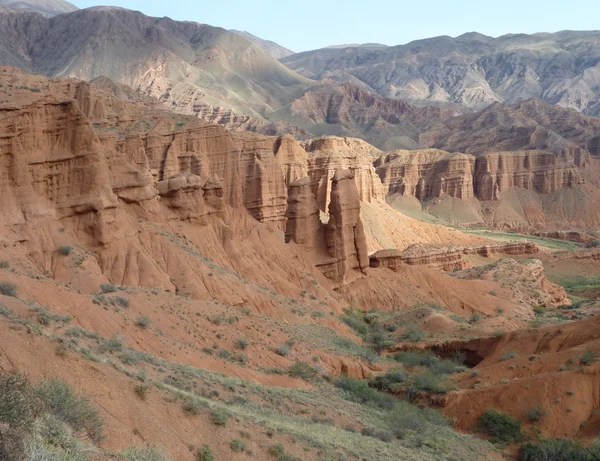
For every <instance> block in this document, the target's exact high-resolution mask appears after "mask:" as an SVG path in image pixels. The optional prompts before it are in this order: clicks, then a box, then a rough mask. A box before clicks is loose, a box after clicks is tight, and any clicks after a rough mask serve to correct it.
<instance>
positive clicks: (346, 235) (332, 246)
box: [318, 170, 369, 283]
mask: <svg viewBox="0 0 600 461" xmlns="http://www.w3.org/2000/svg"><path fill="white" fill-rule="evenodd" d="M331 181H332V186H331V201H330V203H329V222H328V223H327V227H326V229H325V242H326V246H327V253H328V255H329V258H328V259H327V260H326V261H324V262H321V263H319V264H318V266H319V268H320V269H321V270H322V271H323V274H325V276H326V277H328V278H330V279H332V280H334V281H335V282H338V283H344V282H347V281H348V280H349V279H350V278H351V277H352V275H353V273H356V272H358V273H363V272H364V271H365V270H366V268H367V267H368V266H369V257H368V254H367V242H366V239H365V231H364V227H363V224H362V222H361V220H360V198H359V195H358V191H357V189H356V183H355V182H354V175H353V174H352V172H351V171H350V170H338V171H337V172H336V173H335V174H334V175H333V178H332V179H331Z"/></svg>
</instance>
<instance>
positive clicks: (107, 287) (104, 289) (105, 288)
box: [100, 283, 119, 293]
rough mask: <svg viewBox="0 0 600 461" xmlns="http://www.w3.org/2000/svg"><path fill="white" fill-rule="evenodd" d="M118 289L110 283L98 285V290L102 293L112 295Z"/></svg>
mask: <svg viewBox="0 0 600 461" xmlns="http://www.w3.org/2000/svg"><path fill="white" fill-rule="evenodd" d="M118 289H119V287H117V286H116V285H114V284H112V283H103V284H102V285H100V290H102V293H114V292H115V291H117V290H118Z"/></svg>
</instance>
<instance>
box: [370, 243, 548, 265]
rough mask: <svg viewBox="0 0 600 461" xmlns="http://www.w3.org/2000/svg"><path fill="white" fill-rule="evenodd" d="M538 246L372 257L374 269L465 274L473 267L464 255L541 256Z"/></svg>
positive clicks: (414, 248)
mask: <svg viewBox="0 0 600 461" xmlns="http://www.w3.org/2000/svg"><path fill="white" fill-rule="evenodd" d="M539 251H540V250H539V248H538V246H537V245H535V244H534V243H531V242H509V243H496V244H486V245H477V246H460V245H452V246H439V245H422V244H417V245H411V246H409V247H408V248H407V249H405V250H404V251H399V250H395V249H390V250H381V251H377V252H376V253H374V254H372V255H371V256H370V257H369V264H370V266H371V267H387V268H388V269H392V270H395V271H396V270H398V269H399V268H400V267H401V266H403V265H409V266H414V265H425V266H430V267H435V268H437V269H440V270H443V271H455V270H462V269H465V268H467V267H469V263H468V262H467V261H466V260H465V259H464V258H463V256H464V255H479V256H484V257H490V256H491V255H493V254H506V255H511V256H517V255H526V254H527V255H529V254H535V253H538V252H539Z"/></svg>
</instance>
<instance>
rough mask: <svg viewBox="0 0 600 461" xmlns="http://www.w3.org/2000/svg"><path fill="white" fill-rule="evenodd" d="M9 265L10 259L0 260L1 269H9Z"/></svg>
mask: <svg viewBox="0 0 600 461" xmlns="http://www.w3.org/2000/svg"><path fill="white" fill-rule="evenodd" d="M9 267H10V264H8V261H0V269H8V268H9Z"/></svg>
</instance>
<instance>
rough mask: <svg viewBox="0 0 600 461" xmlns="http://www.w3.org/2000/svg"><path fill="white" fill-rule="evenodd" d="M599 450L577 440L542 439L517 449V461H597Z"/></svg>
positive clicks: (599, 457) (599, 456)
mask: <svg viewBox="0 0 600 461" xmlns="http://www.w3.org/2000/svg"><path fill="white" fill-rule="evenodd" d="M598 460H600V448H599V447H598V446H597V445H595V446H594V445H592V446H590V447H586V446H584V445H583V444H582V443H581V442H580V441H579V440H564V439H542V440H540V441H539V442H527V443H525V444H523V445H521V447H520V448H519V461H598Z"/></svg>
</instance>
